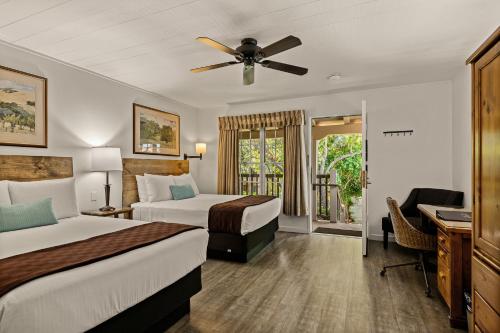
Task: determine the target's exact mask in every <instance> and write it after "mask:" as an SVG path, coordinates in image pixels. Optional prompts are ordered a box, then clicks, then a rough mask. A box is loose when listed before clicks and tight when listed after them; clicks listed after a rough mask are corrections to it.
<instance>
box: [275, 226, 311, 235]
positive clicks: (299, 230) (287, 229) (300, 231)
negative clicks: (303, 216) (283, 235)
mask: <svg viewBox="0 0 500 333" xmlns="http://www.w3.org/2000/svg"><path fill="white" fill-rule="evenodd" d="M278 231H283V232H293V233H296V234H308V233H309V232H307V230H304V228H300V227H292V226H281V225H280V227H279V229H278Z"/></svg>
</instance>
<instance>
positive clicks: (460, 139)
mask: <svg viewBox="0 0 500 333" xmlns="http://www.w3.org/2000/svg"><path fill="white" fill-rule="evenodd" d="M452 84H453V102H452V103H453V112H452V128H453V131H452V138H453V140H452V142H453V187H454V188H455V189H456V190H458V191H463V192H464V194H465V195H464V205H465V207H471V206H472V191H471V187H472V123H471V122H472V110H471V107H472V104H471V103H472V102H471V98H472V94H471V73H470V67H468V66H467V67H466V66H463V68H461V69H460V71H459V72H457V74H456V75H455V77H454V78H453V81H452Z"/></svg>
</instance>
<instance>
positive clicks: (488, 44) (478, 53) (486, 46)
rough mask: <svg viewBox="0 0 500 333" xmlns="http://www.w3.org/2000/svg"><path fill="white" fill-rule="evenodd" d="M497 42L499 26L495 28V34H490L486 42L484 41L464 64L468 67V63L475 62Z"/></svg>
mask: <svg viewBox="0 0 500 333" xmlns="http://www.w3.org/2000/svg"><path fill="white" fill-rule="evenodd" d="M498 40H500V26H499V27H497V29H496V30H495V32H493V33H492V34H491V36H490V37H488V39H487V40H485V41H484V42H483V43H482V44H481V45H480V46H479V47H478V49H477V50H476V51H474V53H472V54H471V55H470V57H469V58H468V59H467V60H466V61H465V63H466V64H467V65H468V64H470V63H473V62H475V61H476V60H477V59H479V57H481V56H482V55H483V54H484V53H486V52H487V51H488V49H489V48H490V47H491V46H492V45H493V44H495V43H496V42H497V41H498Z"/></svg>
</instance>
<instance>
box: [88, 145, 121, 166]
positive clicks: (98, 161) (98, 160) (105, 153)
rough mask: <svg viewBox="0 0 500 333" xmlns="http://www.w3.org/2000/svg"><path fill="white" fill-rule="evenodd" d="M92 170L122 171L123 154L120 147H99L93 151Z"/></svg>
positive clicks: (91, 153)
mask: <svg viewBox="0 0 500 333" xmlns="http://www.w3.org/2000/svg"><path fill="white" fill-rule="evenodd" d="M90 155H91V169H92V171H122V170H123V167H122V155H121V153H120V148H113V147H98V148H92V150H91V152H90Z"/></svg>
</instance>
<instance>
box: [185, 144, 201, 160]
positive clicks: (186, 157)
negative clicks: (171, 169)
mask: <svg viewBox="0 0 500 333" xmlns="http://www.w3.org/2000/svg"><path fill="white" fill-rule="evenodd" d="M206 152H207V144H206V143H202V142H199V143H196V154H199V155H193V156H189V155H188V154H184V159H185V160H187V159H188V158H199V159H200V160H201V159H202V157H203V154H205V153H206Z"/></svg>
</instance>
